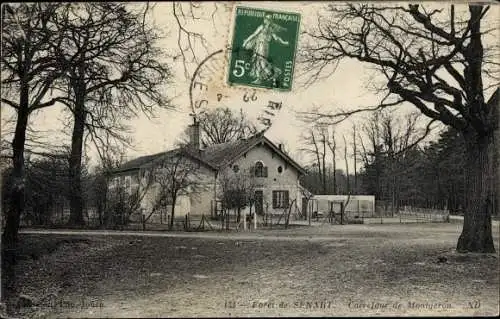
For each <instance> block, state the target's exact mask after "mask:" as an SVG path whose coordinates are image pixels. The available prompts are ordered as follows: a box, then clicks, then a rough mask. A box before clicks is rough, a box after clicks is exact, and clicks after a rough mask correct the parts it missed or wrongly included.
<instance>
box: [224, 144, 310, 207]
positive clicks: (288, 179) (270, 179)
mask: <svg viewBox="0 0 500 319" xmlns="http://www.w3.org/2000/svg"><path fill="white" fill-rule="evenodd" d="M258 161H261V162H262V163H263V164H264V166H265V167H267V173H268V174H267V177H255V181H254V182H255V186H256V187H255V190H262V192H263V208H264V212H266V211H267V213H269V214H281V213H283V211H284V209H283V208H273V191H275V190H276V191H278V190H280V191H285V190H286V191H288V192H289V202H292V201H294V200H295V202H296V203H297V204H298V207H300V205H301V198H302V194H301V191H300V188H299V172H298V171H297V169H295V168H294V167H293V166H291V165H290V164H288V163H287V162H286V161H285V160H284V159H283V158H282V157H280V156H279V155H278V154H276V153H275V152H274V151H273V150H272V149H271V148H269V147H267V146H265V145H259V146H256V147H254V148H253V149H251V150H250V151H248V152H247V153H246V154H244V155H243V156H241V157H240V158H238V159H237V160H236V161H235V162H234V163H232V164H231V165H230V166H229V167H227V168H226V169H224V170H223V172H222V174H231V173H232V172H233V167H234V165H238V168H239V170H249V169H250V167H253V166H255V164H256V163H257V162H258ZM280 166H281V167H282V172H281V173H280V172H278V167H280ZM219 194H220V191H219ZM295 202H294V206H295ZM294 209H295V208H294ZM248 210H249V209H248V208H247V209H246V211H248ZM252 211H253V208H252Z"/></svg>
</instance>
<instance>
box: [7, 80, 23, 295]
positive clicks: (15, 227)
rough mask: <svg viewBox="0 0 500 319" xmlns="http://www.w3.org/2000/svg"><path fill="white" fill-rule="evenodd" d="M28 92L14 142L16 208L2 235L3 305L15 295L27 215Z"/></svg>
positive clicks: (13, 191) (11, 213) (21, 99)
mask: <svg viewBox="0 0 500 319" xmlns="http://www.w3.org/2000/svg"><path fill="white" fill-rule="evenodd" d="M28 96H29V95H28V91H27V89H23V90H22V91H21V93H20V103H19V104H20V107H19V110H18V112H17V123H16V130H15V132H14V139H13V140H12V151H13V158H12V159H13V166H14V167H13V170H12V193H11V196H12V203H13V205H12V207H9V209H8V211H7V216H6V221H5V228H4V231H3V234H2V270H3V271H2V287H1V288H2V295H1V296H2V301H3V300H4V299H5V297H6V296H8V295H9V293H10V292H12V294H14V293H15V283H16V279H15V278H16V276H15V269H14V265H15V263H16V248H17V240H18V232H19V224H20V221H21V215H22V214H23V212H24V190H25V172H24V145H25V141H26V127H27V125H28V116H29V113H28Z"/></svg>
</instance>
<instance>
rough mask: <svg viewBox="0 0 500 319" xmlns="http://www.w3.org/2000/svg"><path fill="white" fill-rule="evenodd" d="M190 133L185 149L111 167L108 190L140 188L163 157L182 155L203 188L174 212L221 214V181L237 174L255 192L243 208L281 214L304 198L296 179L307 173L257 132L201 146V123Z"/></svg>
mask: <svg viewBox="0 0 500 319" xmlns="http://www.w3.org/2000/svg"><path fill="white" fill-rule="evenodd" d="M190 132H191V134H190V142H189V145H188V146H187V147H183V148H177V149H174V150H170V151H167V152H162V153H158V154H154V155H148V156H142V157H139V158H136V159H134V160H131V161H129V162H127V163H125V164H123V165H122V166H121V167H120V168H119V169H117V170H115V171H114V174H113V177H112V180H111V183H110V189H112V188H114V187H116V186H117V185H125V188H127V189H129V190H132V189H137V188H139V187H141V186H140V185H141V182H140V181H141V179H143V178H144V176H145V175H146V174H145V171H147V170H148V169H150V168H151V167H153V166H155V165H156V164H158V163H161V162H162V161H163V160H165V159H166V158H171V157H174V156H182V157H183V158H184V159H185V160H186V161H188V162H189V163H191V164H192V167H194V168H195V170H196V179H198V180H199V181H200V183H201V184H202V185H203V187H201V188H200V187H199V188H198V189H197V190H194V189H190V190H188V191H186V192H184V193H183V194H182V195H181V196H179V197H178V199H177V200H176V207H175V216H183V215H185V214H187V213H189V214H190V215H191V216H193V215H199V216H201V215H202V214H204V215H205V216H209V215H211V216H216V215H219V214H220V208H221V203H222V199H223V196H224V185H223V184H224V181H225V180H226V178H227V177H228V176H229V177H231V176H233V175H237V174H241V172H248V174H249V177H250V178H251V179H252V189H251V191H252V194H253V205H248V206H247V207H246V208H245V209H244V210H243V211H245V210H249V209H252V211H255V212H256V213H257V214H261V215H262V214H265V213H267V214H282V213H283V211H284V210H285V209H287V208H288V207H290V205H291V204H292V206H293V208H294V209H297V210H300V206H301V203H302V198H303V197H304V196H307V195H305V193H304V189H303V187H302V186H301V185H300V182H299V179H300V177H301V176H302V175H303V174H305V171H304V169H303V168H302V167H301V166H300V165H299V164H297V163H296V162H295V161H294V160H293V159H292V158H291V157H290V156H289V155H287V154H286V153H285V152H284V151H283V149H282V147H281V145H275V144H274V143H272V142H271V141H270V140H269V139H268V138H266V137H265V136H264V134H263V133H262V132H261V133H258V134H256V135H254V136H252V137H250V138H247V139H239V140H235V141H231V142H227V143H223V144H216V145H211V146H208V147H200V127H199V124H197V123H196V121H195V123H194V124H193V125H191V126H190ZM156 191H158V185H156ZM149 193H151V194H146V195H145V196H144V198H143V199H142V201H143V202H142V203H141V208H142V209H143V210H145V211H148V210H151V207H152V206H151V199H152V198H153V197H154V195H153V193H154V191H150V192H149ZM169 204H171V203H169ZM249 206H252V207H251V208H250V207H249Z"/></svg>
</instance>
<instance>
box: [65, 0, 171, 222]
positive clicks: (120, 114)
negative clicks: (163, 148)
mask: <svg viewBox="0 0 500 319" xmlns="http://www.w3.org/2000/svg"><path fill="white" fill-rule="evenodd" d="M147 10H148V7H146V8H145V9H144V11H143V12H134V11H133V10H132V9H130V8H129V7H127V6H126V5H124V4H116V3H85V4H83V3H78V4H73V3H72V4H65V5H64V6H63V7H62V8H61V9H60V10H59V12H58V14H57V15H56V19H57V26H58V27H59V31H60V32H63V34H64V38H63V42H62V44H61V45H60V46H59V47H58V48H57V55H58V59H59V60H60V61H61V63H62V64H63V65H64V66H65V69H66V70H68V71H67V72H66V73H65V75H66V78H67V81H68V84H67V85H65V86H60V87H59V90H61V91H63V92H65V93H66V94H67V98H66V99H65V104H66V105H67V106H68V107H69V109H70V111H71V112H72V113H73V116H74V125H73V130H72V137H71V156H70V160H69V162H70V167H69V170H70V176H71V196H70V203H71V204H70V208H71V215H70V221H69V223H70V224H82V222H83V216H82V207H83V201H82V198H81V177H80V171H81V158H82V152H83V146H84V135H85V130H87V131H88V132H89V134H90V136H91V138H92V140H93V141H94V143H95V144H96V145H97V146H98V147H99V145H100V144H103V142H102V137H103V135H105V134H106V136H108V137H109V136H111V137H112V138H115V139H118V140H122V141H123V140H124V138H123V136H122V135H120V133H122V132H123V131H124V130H125V127H124V126H123V125H121V121H122V120H124V119H129V118H131V117H134V116H136V115H137V114H138V113H144V114H146V115H152V114H154V113H153V112H154V110H155V108H157V107H166V106H169V103H168V100H167V99H166V98H165V95H164V93H163V92H162V91H163V85H164V84H166V82H167V80H168V78H169V77H170V70H169V68H168V67H167V66H166V64H165V63H164V62H163V61H162V59H163V58H164V56H163V51H162V50H161V49H159V48H158V47H157V42H158V40H159V39H160V35H159V34H158V33H157V32H156V30H155V29H154V27H152V26H150V25H149V24H147V23H145V20H144V19H145V15H146V13H147ZM68 88H69V91H68ZM99 142H101V143H99Z"/></svg>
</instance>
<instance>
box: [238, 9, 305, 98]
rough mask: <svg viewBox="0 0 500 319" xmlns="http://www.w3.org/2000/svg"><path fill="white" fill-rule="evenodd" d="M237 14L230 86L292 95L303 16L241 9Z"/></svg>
mask: <svg viewBox="0 0 500 319" xmlns="http://www.w3.org/2000/svg"><path fill="white" fill-rule="evenodd" d="M235 14H236V16H235V19H234V28H233V37H232V43H231V56H230V59H229V68H228V70H229V72H228V83H229V85H244V86H251V87H259V88H266V89H276V90H280V91H290V90H291V89H292V82H293V70H294V66H295V53H296V50H297V40H298V34H299V26H300V15H299V14H298V13H287V12H279V11H269V10H264V9H256V8H247V7H239V6H238V7H236V11H235Z"/></svg>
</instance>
